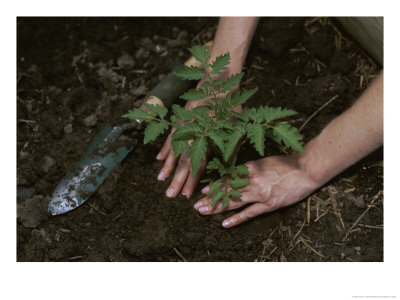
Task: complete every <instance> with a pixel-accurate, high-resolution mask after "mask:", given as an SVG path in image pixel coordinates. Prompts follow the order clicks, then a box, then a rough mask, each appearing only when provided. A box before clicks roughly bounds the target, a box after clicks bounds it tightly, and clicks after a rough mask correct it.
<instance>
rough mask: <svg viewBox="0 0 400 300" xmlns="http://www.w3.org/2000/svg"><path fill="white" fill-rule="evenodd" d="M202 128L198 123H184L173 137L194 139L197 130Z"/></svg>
mask: <svg viewBox="0 0 400 300" xmlns="http://www.w3.org/2000/svg"><path fill="white" fill-rule="evenodd" d="M200 131H201V128H200V126H199V125H197V124H196V123H188V124H185V125H183V126H182V127H179V128H178V129H177V130H176V131H175V132H174V133H173V134H172V138H173V139H176V140H179V139H184V140H190V139H192V138H193V137H194V136H195V134H196V133H197V132H200Z"/></svg>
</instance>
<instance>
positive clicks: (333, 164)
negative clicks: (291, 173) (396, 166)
mask: <svg viewBox="0 0 400 300" xmlns="http://www.w3.org/2000/svg"><path fill="white" fill-rule="evenodd" d="M382 143H383V73H382V74H381V75H380V76H379V77H378V78H377V79H376V80H375V81H374V82H373V83H372V85H371V86H370V87H369V88H368V90H367V91H366V92H365V93H364V94H363V95H362V96H361V97H360V98H359V99H358V101H357V102H356V103H355V104H354V105H353V106H352V107H351V108H350V109H348V110H347V111H345V112H344V113H343V114H341V115H340V116H339V117H337V118H336V119H334V120H333V121H332V122H330V123H329V124H328V125H327V126H326V127H325V129H324V130H323V131H322V132H321V133H320V134H319V135H318V136H317V137H316V138H314V139H313V140H312V141H310V142H309V143H308V144H307V145H306V147H305V148H304V150H305V154H304V155H302V157H301V160H300V161H301V164H302V167H303V169H304V170H305V171H306V173H308V174H310V176H311V177H312V178H313V179H314V180H316V181H317V182H318V183H320V184H321V185H322V184H324V183H326V182H327V181H329V180H330V179H331V178H333V177H334V176H336V175H337V174H339V173H340V172H342V171H343V170H345V169H346V168H348V167H349V166H351V165H352V164H354V163H356V162H357V161H358V160H360V159H361V158H363V157H364V156H366V155H367V154H369V153H370V152H372V151H373V150H375V149H377V148H378V147H379V146H381V145H382Z"/></svg>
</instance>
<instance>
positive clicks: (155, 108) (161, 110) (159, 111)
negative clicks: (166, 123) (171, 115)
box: [144, 103, 168, 119]
mask: <svg viewBox="0 0 400 300" xmlns="http://www.w3.org/2000/svg"><path fill="white" fill-rule="evenodd" d="M144 105H145V106H146V107H147V108H148V109H150V111H152V112H153V113H155V114H156V115H158V116H160V117H161V118H162V119H163V118H164V117H165V116H166V115H167V113H168V109H167V108H166V107H163V106H160V105H158V104H156V105H154V104H149V103H145V104H144Z"/></svg>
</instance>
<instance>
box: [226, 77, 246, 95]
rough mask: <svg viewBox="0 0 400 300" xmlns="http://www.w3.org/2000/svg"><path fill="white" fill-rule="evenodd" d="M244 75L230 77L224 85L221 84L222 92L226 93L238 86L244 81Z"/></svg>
mask: <svg viewBox="0 0 400 300" xmlns="http://www.w3.org/2000/svg"><path fill="white" fill-rule="evenodd" d="M243 74H244V73H239V74H236V75H232V76H231V77H228V79H226V80H225V81H224V82H223V83H222V84H221V92H222V93H224V92H226V91H227V90H229V89H231V88H233V87H235V86H237V85H238V84H239V82H240V80H242V78H243Z"/></svg>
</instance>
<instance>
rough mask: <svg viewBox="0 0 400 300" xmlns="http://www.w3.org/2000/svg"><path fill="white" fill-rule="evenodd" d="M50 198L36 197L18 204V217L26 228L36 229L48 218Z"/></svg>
mask: <svg viewBox="0 0 400 300" xmlns="http://www.w3.org/2000/svg"><path fill="white" fill-rule="evenodd" d="M49 201H50V197H43V196H35V197H33V198H29V199H27V200H25V201H24V202H23V203H21V204H17V216H18V219H19V220H20V222H21V223H22V225H23V226H24V227H26V228H35V227H37V226H39V225H40V224H41V223H42V222H43V221H44V220H45V219H46V218H47V205H48V203H49Z"/></svg>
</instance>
